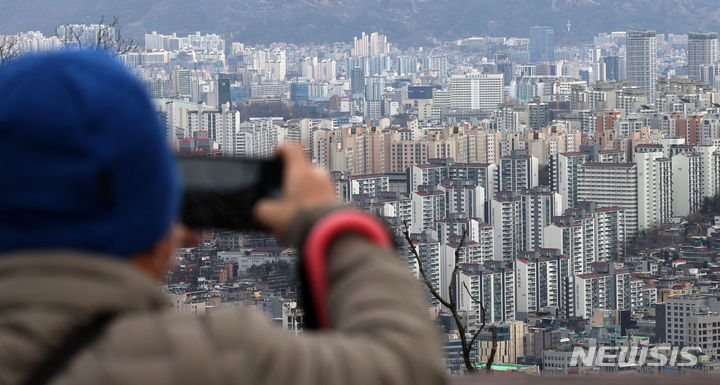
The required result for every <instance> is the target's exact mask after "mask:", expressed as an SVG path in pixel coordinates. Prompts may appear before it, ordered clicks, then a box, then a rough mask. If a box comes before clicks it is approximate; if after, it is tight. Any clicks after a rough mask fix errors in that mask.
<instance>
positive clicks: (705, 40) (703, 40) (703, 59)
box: [687, 32, 718, 81]
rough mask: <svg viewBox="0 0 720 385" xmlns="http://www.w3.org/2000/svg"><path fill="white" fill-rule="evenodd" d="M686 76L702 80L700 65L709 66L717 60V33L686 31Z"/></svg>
mask: <svg viewBox="0 0 720 385" xmlns="http://www.w3.org/2000/svg"><path fill="white" fill-rule="evenodd" d="M687 58H688V77H689V78H690V79H691V80H697V81H701V80H702V67H703V66H710V65H713V64H715V63H717V61H718V34H717V33H716V32H712V33H703V32H690V33H688V51H687Z"/></svg>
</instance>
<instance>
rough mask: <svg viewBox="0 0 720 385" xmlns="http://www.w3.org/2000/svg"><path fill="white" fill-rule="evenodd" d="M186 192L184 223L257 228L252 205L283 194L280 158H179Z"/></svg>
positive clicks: (237, 228)
mask: <svg viewBox="0 0 720 385" xmlns="http://www.w3.org/2000/svg"><path fill="white" fill-rule="evenodd" d="M178 162H179V166H180V172H181V173H182V176H183V183H184V187H185V192H184V196H183V205H182V222H183V223H184V224H186V225H187V226H189V227H193V228H218V229H228V230H243V231H256V230H263V227H262V226H261V225H260V224H259V223H257V221H256V220H255V219H254V218H253V215H252V208H253V206H254V205H255V203H256V202H257V201H258V200H260V199H262V198H265V197H272V198H277V197H280V194H281V193H282V180H283V163H282V160H280V159H249V158H208V157H192V156H182V157H178Z"/></svg>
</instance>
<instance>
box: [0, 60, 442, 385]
mask: <svg viewBox="0 0 720 385" xmlns="http://www.w3.org/2000/svg"><path fill="white" fill-rule="evenodd" d="M279 156H280V157H281V158H282V159H283V161H284V164H285V179H284V186H283V195H282V196H281V197H280V198H279V199H265V200H263V201H261V202H259V203H258V204H257V205H256V206H255V210H254V215H255V217H256V219H257V220H258V221H259V222H260V223H262V224H263V225H264V226H266V227H267V228H268V229H270V230H271V231H272V232H273V233H274V234H275V235H276V236H277V237H278V238H279V239H281V240H283V241H285V242H288V243H289V244H292V245H294V246H296V247H297V248H298V249H299V250H324V251H323V261H322V263H323V264H324V266H325V270H324V271H325V276H320V277H318V278H319V279H321V280H325V281H327V284H328V288H329V289H328V290H327V295H326V298H325V300H324V303H319V304H314V307H316V308H318V309H319V310H320V313H319V314H320V318H323V317H324V318H323V319H324V320H325V322H326V325H325V326H326V328H325V329H322V330H307V331H305V332H303V333H301V334H300V335H299V336H294V335H290V334H289V333H287V332H285V331H283V330H281V329H280V328H278V327H276V326H273V325H272V324H271V322H270V321H269V320H267V319H266V318H265V317H264V316H262V315H261V314H259V313H257V312H255V311H253V310H251V309H247V308H238V309H235V310H232V311H218V312H212V313H209V314H207V315H203V316H190V315H187V316H185V315H176V314H175V313H174V312H172V311H171V309H170V307H169V306H168V299H167V298H166V297H165V296H164V294H163V292H162V291H161V290H160V288H159V285H158V283H159V282H160V281H161V280H162V278H163V277H164V275H165V274H166V273H167V272H168V270H169V269H171V268H172V265H173V261H174V259H175V251H176V249H177V248H178V247H179V246H180V245H181V244H182V243H183V242H185V241H186V240H187V239H188V237H189V234H190V233H189V232H188V231H187V230H186V229H185V228H184V227H183V226H182V225H180V224H179V223H178V222H177V221H178V215H179V213H178V210H179V207H180V200H181V199H180V196H181V187H180V181H179V176H178V172H177V169H176V165H175V160H174V156H173V154H172V153H171V150H170V148H169V146H168V145H167V141H166V138H165V133H164V130H163V128H162V127H161V125H160V123H159V119H158V114H157V113H156V112H155V111H154V109H153V106H152V104H151V101H150V100H149V98H148V96H147V94H146V91H145V90H144V88H143V86H142V84H141V83H139V82H138V81H137V80H136V79H135V78H134V77H133V75H131V74H130V73H129V72H128V71H126V70H125V69H124V68H123V67H122V66H121V65H120V64H119V63H117V61H116V60H115V59H114V58H112V57H110V56H109V55H107V54H104V53H101V52H97V51H82V50H76V51H63V52H57V53H51V54H45V55H37V56H26V57H22V58H19V59H17V60H15V61H14V62H11V63H10V64H7V65H6V66H4V67H2V68H0V164H2V169H3V175H2V177H1V178H0V384H7V385H14V384H43V383H48V384H49V383H52V384H156V385H162V384H168V385H170V384H172V385H181V384H255V385H264V384H267V385H282V384H308V385H320V384H365V385H373V384H378V385H380V384H384V385H391V384H397V385H400V384H404V385H423V384H443V383H444V382H445V371H444V369H443V365H442V354H441V347H440V346H441V345H440V339H439V336H438V333H437V331H436V328H435V327H434V325H433V322H432V321H431V320H430V318H429V316H428V311H427V307H426V304H425V303H424V299H423V293H422V290H421V287H420V284H419V283H418V282H417V280H415V279H413V278H412V276H411V275H410V274H409V272H408V269H407V265H406V264H403V263H402V262H401V260H400V258H398V257H397V256H396V255H395V253H394V252H393V250H392V249H391V248H390V247H388V245H387V242H384V243H383V242H380V241H378V237H380V238H382V237H387V236H388V235H387V234H384V235H383V234H381V233H382V231H384V230H381V229H382V226H381V225H380V224H379V222H378V221H377V220H376V219H371V218H370V217H369V216H368V215H366V214H361V213H359V212H356V211H353V210H350V209H347V208H343V207H342V206H341V205H340V204H339V203H338V202H337V200H336V198H335V190H334V186H333V183H332V182H331V180H330V179H329V177H328V175H327V174H326V173H323V172H320V171H319V170H318V169H317V168H315V167H314V166H312V165H311V164H310V163H309V161H308V160H307V159H306V156H305V154H304V152H303V151H302V149H300V148H298V147H295V146H285V147H282V148H281V149H280V150H279ZM349 223H350V224H352V226H350V225H348V224H349ZM371 234H374V235H371ZM378 234H379V235H378ZM308 242H309V244H308ZM315 248H317V249H315ZM301 254H302V253H301ZM301 258H302V257H301ZM319 271H321V272H322V271H323V270H322V269H321V270H319ZM323 312H324V313H323Z"/></svg>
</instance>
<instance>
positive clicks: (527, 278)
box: [515, 250, 572, 320]
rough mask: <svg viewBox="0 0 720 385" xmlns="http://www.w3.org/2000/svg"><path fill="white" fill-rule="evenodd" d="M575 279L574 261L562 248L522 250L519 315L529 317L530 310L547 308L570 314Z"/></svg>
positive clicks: (518, 271)
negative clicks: (571, 265) (563, 254)
mask: <svg viewBox="0 0 720 385" xmlns="http://www.w3.org/2000/svg"><path fill="white" fill-rule="evenodd" d="M571 278H572V269H571V267H570V261H569V259H568V258H567V257H565V256H561V255H560V253H559V251H558V250H543V253H540V252H527V253H521V255H519V256H518V258H517V259H516V260H515V280H516V282H517V293H516V294H515V296H516V298H515V302H516V310H517V314H516V318H517V319H519V320H525V319H527V315H528V313H535V312H537V311H540V310H542V309H543V308H547V307H555V308H558V309H560V312H561V313H563V314H566V315H567V313H566V310H567V309H568V308H569V305H570V301H571V299H572V293H571V292H570V282H571Z"/></svg>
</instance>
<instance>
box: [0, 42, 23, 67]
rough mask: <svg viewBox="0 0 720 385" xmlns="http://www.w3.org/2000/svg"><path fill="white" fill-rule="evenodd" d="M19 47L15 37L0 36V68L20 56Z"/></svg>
mask: <svg viewBox="0 0 720 385" xmlns="http://www.w3.org/2000/svg"><path fill="white" fill-rule="evenodd" d="M20 52H21V47H20V42H19V41H18V37H17V36H10V35H2V36H0V66H1V65H3V64H5V63H7V62H9V61H10V60H12V59H14V58H16V57H17V56H18V55H20Z"/></svg>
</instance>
